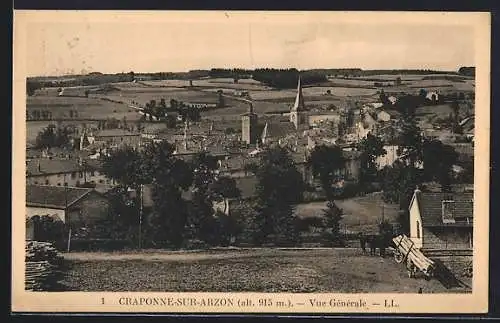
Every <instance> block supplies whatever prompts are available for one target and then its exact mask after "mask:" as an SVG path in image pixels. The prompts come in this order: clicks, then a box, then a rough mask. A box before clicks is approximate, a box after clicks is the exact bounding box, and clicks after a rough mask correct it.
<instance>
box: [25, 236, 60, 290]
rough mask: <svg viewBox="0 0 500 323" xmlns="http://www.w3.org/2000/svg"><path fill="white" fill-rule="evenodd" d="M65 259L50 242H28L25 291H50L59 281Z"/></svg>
mask: <svg viewBox="0 0 500 323" xmlns="http://www.w3.org/2000/svg"><path fill="white" fill-rule="evenodd" d="M62 262H63V257H62V255H61V254H59V252H58V251H57V250H56V249H55V248H54V247H53V245H52V244H51V243H50V242H39V241H26V258H25V264H26V265H25V266H26V271H25V289H26V290H31V291H47V290H50V289H51V288H52V287H53V286H54V285H55V284H56V283H57V281H58V280H59V278H60V275H61V266H62Z"/></svg>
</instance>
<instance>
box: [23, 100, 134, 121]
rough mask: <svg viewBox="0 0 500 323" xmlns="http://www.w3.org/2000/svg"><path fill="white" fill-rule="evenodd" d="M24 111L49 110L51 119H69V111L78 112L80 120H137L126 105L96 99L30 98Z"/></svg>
mask: <svg viewBox="0 0 500 323" xmlns="http://www.w3.org/2000/svg"><path fill="white" fill-rule="evenodd" d="M26 109H27V110H28V111H30V110H49V111H51V112H52V115H53V118H69V112H70V111H71V110H76V111H78V115H79V118H80V119H105V118H108V117H109V118H112V117H114V118H117V119H122V118H123V117H126V118H127V119H129V120H134V119H137V118H138V114H137V112H136V111H135V110H133V109H130V108H128V107H127V106H126V105H123V104H117V103H113V102H107V101H103V100H100V99H98V98H85V97H59V96H32V97H28V98H27V100H26Z"/></svg>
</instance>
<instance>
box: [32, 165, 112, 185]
mask: <svg viewBox="0 0 500 323" xmlns="http://www.w3.org/2000/svg"><path fill="white" fill-rule="evenodd" d="M26 183H27V184H30V185H53V186H69V187H76V186H79V185H82V184H84V183H93V184H106V185H113V184H114V182H113V180H110V179H108V178H106V176H105V175H104V174H102V173H101V172H100V165H99V163H97V162H96V161H90V160H87V161H85V162H84V161H83V160H82V159H56V158H34V159H31V160H29V161H27V163H26Z"/></svg>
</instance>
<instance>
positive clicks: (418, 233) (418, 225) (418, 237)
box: [417, 221, 420, 239]
mask: <svg viewBox="0 0 500 323" xmlns="http://www.w3.org/2000/svg"><path fill="white" fill-rule="evenodd" d="M417 239H420V222H419V221H417Z"/></svg>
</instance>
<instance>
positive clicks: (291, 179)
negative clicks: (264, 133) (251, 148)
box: [254, 147, 305, 243]
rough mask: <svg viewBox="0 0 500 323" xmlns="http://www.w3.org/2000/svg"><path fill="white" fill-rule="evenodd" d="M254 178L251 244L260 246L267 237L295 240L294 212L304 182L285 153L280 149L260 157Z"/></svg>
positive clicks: (270, 150) (299, 199) (272, 149)
mask: <svg viewBox="0 0 500 323" xmlns="http://www.w3.org/2000/svg"><path fill="white" fill-rule="evenodd" d="M255 174H256V177H257V185H256V193H257V194H256V195H257V203H256V207H255V212H256V217H255V221H254V223H255V226H256V232H255V235H254V239H255V240H254V241H255V242H257V243H262V242H263V239H265V238H266V237H267V236H268V235H269V234H276V237H277V239H278V237H282V238H285V239H286V240H287V241H288V242H294V241H295V240H296V239H297V232H296V231H295V219H294V215H293V208H294V206H295V205H296V204H298V203H299V202H300V201H301V200H302V195H303V192H304V188H305V185H304V182H303V180H302V175H301V174H300V172H299V171H298V170H297V168H296V166H295V163H294V161H293V160H292V158H291V157H290V155H289V154H288V151H287V150H286V149H284V148H281V147H276V148H271V149H269V150H266V151H265V152H263V153H262V155H261V157H260V161H259V164H258V166H257V168H256V170H255Z"/></svg>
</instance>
